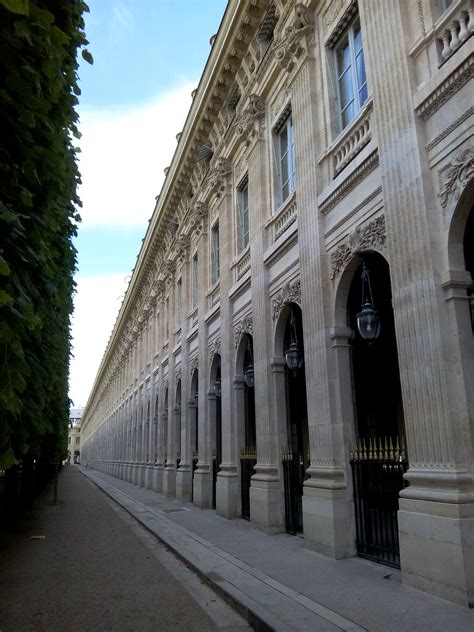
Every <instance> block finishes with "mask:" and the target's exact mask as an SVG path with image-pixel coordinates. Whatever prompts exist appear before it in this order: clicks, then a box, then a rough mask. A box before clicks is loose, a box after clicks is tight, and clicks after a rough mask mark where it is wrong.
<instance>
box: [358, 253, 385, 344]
mask: <svg viewBox="0 0 474 632" xmlns="http://www.w3.org/2000/svg"><path fill="white" fill-rule="evenodd" d="M361 279H362V305H361V311H360V312H359V313H358V314H357V329H358V330H359V334H360V335H361V337H362V338H363V339H364V340H375V339H376V338H378V336H379V334H380V318H379V315H378V313H377V311H376V309H375V308H374V299H373V296H372V287H371V285H370V276H369V271H368V269H367V266H366V264H365V261H363V263H362V274H361Z"/></svg>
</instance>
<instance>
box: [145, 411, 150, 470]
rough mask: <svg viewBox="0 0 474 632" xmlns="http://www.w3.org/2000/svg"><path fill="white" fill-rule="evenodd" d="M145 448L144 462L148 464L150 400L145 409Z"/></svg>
mask: <svg viewBox="0 0 474 632" xmlns="http://www.w3.org/2000/svg"><path fill="white" fill-rule="evenodd" d="M145 446H146V462H147V463H149V462H150V400H148V403H147V407H146V435H145Z"/></svg>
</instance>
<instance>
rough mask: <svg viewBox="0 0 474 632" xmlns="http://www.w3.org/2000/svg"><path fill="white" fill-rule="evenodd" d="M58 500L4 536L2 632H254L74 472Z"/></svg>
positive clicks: (44, 503) (0, 545)
mask: <svg viewBox="0 0 474 632" xmlns="http://www.w3.org/2000/svg"><path fill="white" fill-rule="evenodd" d="M58 498H59V502H58V504H56V505H55V506H53V505H52V504H51V494H49V495H44V496H43V497H42V498H41V499H39V500H38V501H37V503H36V506H35V510H34V512H33V514H32V515H31V516H30V517H29V519H27V520H24V521H22V522H21V523H20V524H19V525H18V528H17V529H16V530H15V532H10V533H2V534H0V632H18V631H20V630H21V631H23V632H30V631H31V632H42V631H44V632H56V631H59V630H66V631H76V630H77V631H79V630H80V631H81V632H84V631H93V632H96V631H98V632H101V631H105V630H110V631H114V632H115V631H117V632H129V631H130V632H132V631H136V632H146V631H148V630H150V631H151V630H153V631H156V630H158V631H159V630H165V629H177V628H180V629H184V630H186V631H187V632H189V631H194V630H195V631H196V632H206V631H207V630H217V629H219V628H221V629H222V628H224V629H226V630H227V631H229V632H230V630H246V629H249V628H247V626H246V625H245V624H243V622H242V621H241V620H240V619H239V618H238V617H237V615H236V614H235V613H233V611H230V610H229V608H227V606H225V605H224V604H222V603H221V602H220V600H218V598H217V597H216V596H215V595H214V593H213V592H211V591H210V590H209V589H208V588H207V587H205V586H204V585H202V584H201V583H200V582H199V580H198V579H197V578H195V577H194V575H193V574H192V573H191V572H190V571H188V570H187V569H186V567H184V565H183V564H181V563H180V562H179V561H178V560H176V559H175V558H174V557H173V556H172V555H171V553H169V552H167V551H166V549H165V548H164V547H163V545H161V544H160V543H159V542H157V541H156V540H155V539H154V537H153V536H151V535H150V534H149V533H148V532H146V531H145V530H144V529H143V528H142V527H141V526H139V525H138V524H137V523H136V522H135V520H133V519H132V518H131V517H130V516H128V514H126V512H124V511H123V510H122V509H119V508H117V506H116V505H113V503H112V501H110V500H109V499H108V498H107V497H106V496H105V495H104V494H103V493H101V492H100V491H99V490H98V489H97V488H96V487H95V486H94V485H93V484H92V483H91V482H90V481H89V480H87V479H86V478H85V477H83V476H82V475H81V474H80V472H79V471H78V470H77V469H76V468H75V467H74V466H66V467H65V468H64V469H63V471H62V472H61V473H60V476H59V493H58ZM177 577H178V578H179V580H178V579H177ZM181 580H182V581H181ZM185 586H186V587H185ZM191 593H192V594H194V597H192V596H191ZM198 601H199V603H200V605H199V604H198ZM201 606H202V607H201ZM205 609H206V610H207V613H206V612H205Z"/></svg>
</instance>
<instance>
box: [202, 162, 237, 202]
mask: <svg viewBox="0 0 474 632" xmlns="http://www.w3.org/2000/svg"><path fill="white" fill-rule="evenodd" d="M230 174H231V163H230V160H227V158H218V159H217V162H216V165H215V166H214V168H213V169H212V171H211V174H210V175H209V176H208V178H207V181H206V182H207V184H208V185H209V188H210V190H211V191H212V192H213V193H215V194H216V195H217V196H218V197H220V196H221V195H223V194H224V193H225V189H226V185H227V181H228V178H229V176H230Z"/></svg>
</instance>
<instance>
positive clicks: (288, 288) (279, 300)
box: [272, 279, 301, 320]
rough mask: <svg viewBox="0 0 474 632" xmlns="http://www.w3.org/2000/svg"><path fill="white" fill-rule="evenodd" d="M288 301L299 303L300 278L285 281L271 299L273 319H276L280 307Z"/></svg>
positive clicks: (280, 309) (279, 312)
mask: <svg viewBox="0 0 474 632" xmlns="http://www.w3.org/2000/svg"><path fill="white" fill-rule="evenodd" d="M289 303H297V304H298V305H301V281H300V279H296V280H295V281H292V282H289V283H287V284H286V285H285V286H284V287H283V288H282V289H281V290H280V291H279V293H278V294H277V296H276V297H275V298H274V299H273V301H272V306H273V320H276V319H277V318H278V317H279V316H280V314H281V311H282V309H283V308H284V307H285V306H286V305H288V304H289Z"/></svg>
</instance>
